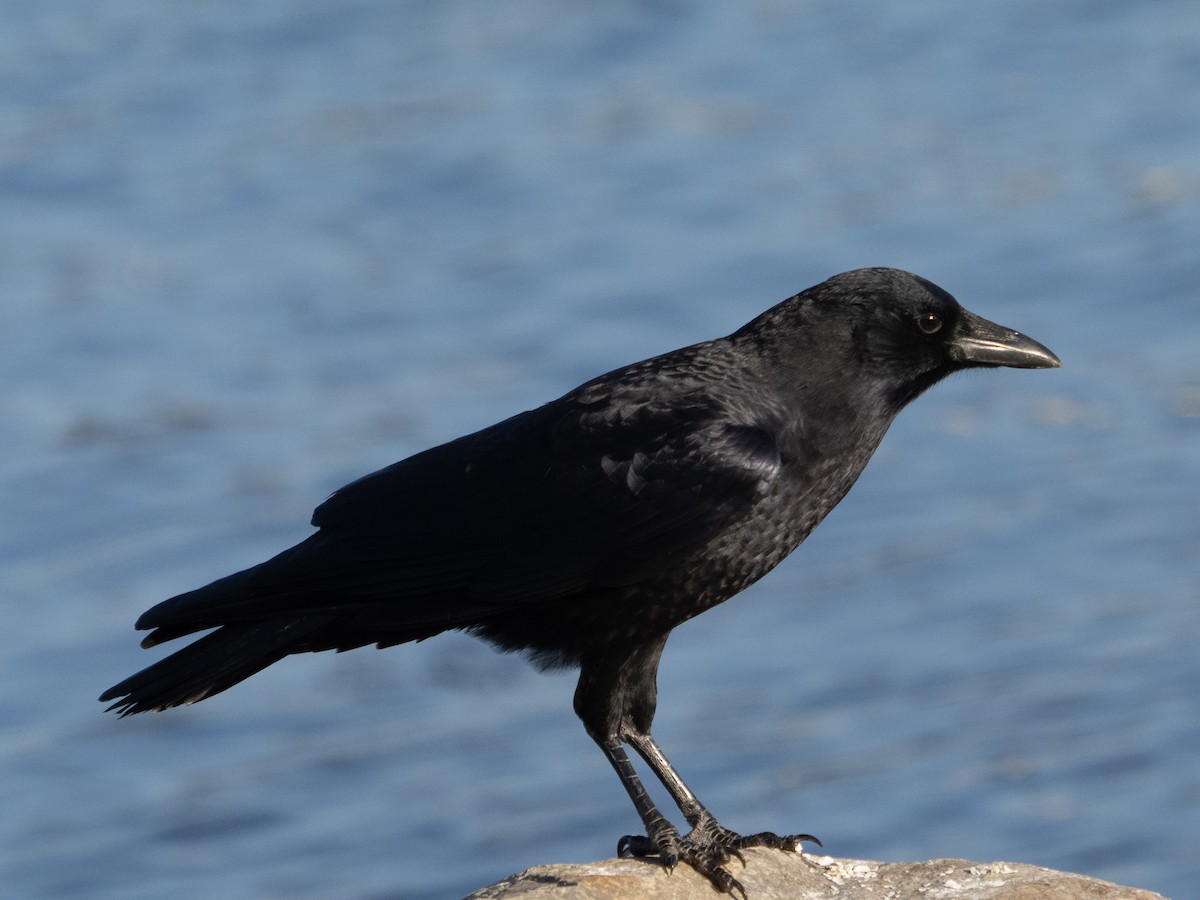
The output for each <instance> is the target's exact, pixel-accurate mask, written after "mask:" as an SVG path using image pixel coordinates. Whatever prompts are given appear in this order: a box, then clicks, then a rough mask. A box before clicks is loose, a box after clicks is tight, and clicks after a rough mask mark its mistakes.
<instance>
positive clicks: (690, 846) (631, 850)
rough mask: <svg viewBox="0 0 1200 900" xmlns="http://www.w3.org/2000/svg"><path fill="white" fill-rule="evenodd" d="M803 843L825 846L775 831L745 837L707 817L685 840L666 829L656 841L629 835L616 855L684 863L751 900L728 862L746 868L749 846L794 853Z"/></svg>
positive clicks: (619, 844)
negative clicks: (652, 857)
mask: <svg viewBox="0 0 1200 900" xmlns="http://www.w3.org/2000/svg"><path fill="white" fill-rule="evenodd" d="M801 843H810V844H816V845H817V846H818V847H821V846H824V845H823V844H822V843H821V842H820V840H818V839H817V838H816V837H814V836H813V835H811V834H789V835H784V836H782V837H781V836H780V835H777V834H775V833H774V832H773V831H762V832H759V833H758V834H748V835H745V836H742V835H740V834H737V833H736V832H733V831H730V830H728V829H727V828H724V827H723V826H721V825H720V823H718V822H717V821H716V820H715V819H713V818H712V817H711V816H706V817H704V818H702V819H701V820H700V821H698V822H697V823H696V825H695V827H693V828H692V830H691V832H690V833H689V834H688V835H687V836H686V837H679V835H678V833H677V832H675V831H674V829H669V830H665V831H664V833H663V834H661V835H660V836H659V837H658V839H657V840H655V839H652V838H650V837H648V836H646V835H641V834H627V835H625V836H624V837H623V838H621V839H620V840H619V841H618V842H617V855H618V856H620V857H631V856H632V857H646V856H657V857H658V858H659V861H660V862H661V863H662V864H663V866H665V867H666V868H667V869H668V870H672V869H674V868H675V865H676V863H679V862H685V863H687V864H688V865H689V866H691V867H692V868H693V869H695V870H696V872H697V873H699V874H700V875H703V876H704V877H705V878H707V879H708V880H709V882H710V883H711V884H712V886H713V888H714V889H716V890H717V891H719V892H721V893H722V894H728V895H730V896H740V897H741V898H742V900H749V898H748V897H747V895H746V889H745V888H744V887H743V886H742V883H741V882H740V881H738V880H737V879H736V878H734V877H733V875H731V874H730V873H729V870H728V869H726V868H725V863H727V862H728V861H729V860H730V859H736V860H737V861H738V862H740V863H741V864H742V867H743V868H745V865H746V859H745V857H744V856H743V855H742V850H744V849H746V848H747V847H769V848H771V849H773V850H790V851H795V850H796V849H797V848H798V847H799V845H800V844H801Z"/></svg>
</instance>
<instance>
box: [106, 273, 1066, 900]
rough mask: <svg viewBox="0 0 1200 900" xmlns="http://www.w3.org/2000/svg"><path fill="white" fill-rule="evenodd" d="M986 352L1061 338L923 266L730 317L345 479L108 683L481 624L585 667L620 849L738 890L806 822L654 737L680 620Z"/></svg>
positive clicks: (161, 704)
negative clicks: (176, 643) (732, 813)
mask: <svg viewBox="0 0 1200 900" xmlns="http://www.w3.org/2000/svg"><path fill="white" fill-rule="evenodd" d="M980 365H986V366H994V365H1009V366H1018V367H1026V368H1040V367H1048V366H1055V365H1058V361H1057V359H1056V358H1055V357H1054V355H1053V354H1051V353H1050V352H1049V351H1048V350H1046V349H1045V348H1044V347H1042V346H1041V345H1039V344H1037V343H1036V342H1034V341H1031V340H1029V339H1028V338H1025V337H1023V336H1021V335H1019V334H1017V333H1016V332H1012V331H1009V330H1007V329H1003V328H1000V327H999V326H996V325H993V324H992V323H990V322H987V321H986V320H983V319H980V318H978V317H977V316H974V315H973V314H971V313H969V312H967V311H966V310H963V309H961V308H960V307H959V306H958V304H957V303H956V302H955V301H954V299H953V298H952V297H951V296H950V295H949V294H947V293H946V292H945V291H943V290H941V289H940V288H938V287H936V286H934V285H932V284H930V283H929V282H927V281H924V280H923V279H920V278H917V277H916V276H913V275H910V274H908V273H905V272H901V271H898V270H895V269H863V270H857V271H854V272H848V273H844V274H842V275H839V276H836V277H834V278H832V279H830V280H829V281H826V282H824V283H823V284H820V285H818V286H816V287H814V288H811V289H809V290H808V291H805V292H803V293H802V294H799V295H797V296H795V297H792V298H790V299H789V300H786V301H784V302H783V303H781V304H779V305H777V306H775V307H773V308H772V309H770V310H768V311H767V312H765V313H763V314H762V315H761V316H759V317H758V318H756V319H755V320H753V321H752V322H750V323H749V324H747V325H746V326H744V327H743V328H741V329H739V330H738V331H736V332H735V333H733V334H732V335H730V336H729V337H726V338H720V339H717V340H713V341H707V342H705V343H701V344H696V345H694V346H691V347H686V348H683V349H681V350H676V351H674V352H672V353H667V354H665V355H663V356H659V357H655V358H653V359H649V360H646V361H643V362H640V363H636V364H634V365H631V366H627V367H624V368H621V369H617V370H615V371H613V372H610V373H608V374H606V375H602V376H600V377H599V378H596V379H594V380H592V381H590V382H587V383H586V384H584V385H582V386H581V387H579V388H576V389H575V390H573V391H571V392H570V393H568V394H566V395H565V396H563V397H561V398H560V399H558V400H555V401H553V402H551V403H548V404H546V405H545V406H542V407H540V408H538V409H534V410H531V411H529V412H525V413H521V414H519V415H517V416H514V417H512V418H510V419H507V420H505V421H503V422H500V423H499V424H497V425H493V426H492V427H490V428H486V429H484V430H482V431H479V432H476V433H475V434H471V435H467V436H466V437H463V438H459V439H458V440H456V441H452V442H450V443H448V444H444V445H442V446H439V447H434V448H433V449H431V450H427V451H425V452H423V453H419V454H417V455H415V456H413V457H410V458H408V459H406V460H403V461H401V462H398V463H396V464H395V465H392V466H389V467H388V468H385V469H382V470H380V471H378V472H375V473H374V474H371V475H368V476H366V477H364V478H362V479H360V480H358V481H356V482H354V483H352V484H350V485H348V486H346V487H344V488H342V489H341V490H339V491H337V492H336V493H335V494H333V496H331V497H330V498H329V499H328V500H326V501H325V503H323V504H322V505H321V506H320V507H318V508H317V510H316V513H315V514H314V516H313V525H315V526H317V528H318V531H317V532H316V533H315V534H313V535H312V536H311V537H309V538H308V539H307V540H305V541H303V542H302V543H300V544H298V545H297V546H295V547H293V548H291V549H289V550H286V551H284V552H283V553H281V554H279V555H278V556H276V557H274V558H273V559H271V560H268V561H267V562H265V563H262V564H261V565H259V566H256V567H254V568H251V569H248V570H246V571H244V572H239V573H237V574H235V575H231V576H229V577H228V578H224V579H221V580H219V581H216V582H213V583H212V584H210V585H208V586H207V587H204V588H200V589H199V590H196V591H192V592H190V593H186V594H181V595H180V596H178V597H174V598H172V599H170V600H167V601H164V602H163V603H160V604H159V605H157V606H155V607H153V608H152V609H150V610H149V611H147V612H146V613H145V614H144V615H143V616H142V617H141V618H140V619H139V620H138V622H137V627H138V628H142V629H153V631H152V632H151V634H150V635H149V636H148V637H147V638H146V639H145V641H144V642H143V645H144V646H147V647H149V646H153V645H155V644H158V643H161V642H163V641H166V640H171V639H174V638H177V637H180V636H183V635H186V634H190V633H193V632H197V631H202V630H206V629H213V628H216V629H217V630H216V631H214V632H212V633H211V634H209V635H207V636H205V637H203V638H201V639H200V640H199V641H197V642H196V643H194V644H192V645H190V646H188V647H185V648H184V649H182V650H180V651H178V652H177V653H175V654H174V655H172V656H169V657H167V658H166V659H163V660H161V661H159V662H158V663H155V664H154V665H152V666H150V667H149V668H147V669H145V670H143V671H142V672H140V673H138V674H136V675H134V676H132V677H130V678H128V679H126V680H125V681H123V682H121V683H120V684H118V685H116V686H114V687H113V688H111V689H110V690H108V691H107V692H105V694H104V695H103V696H102V698H101V699H102V700H116V703H114V704H113V707H111V708H114V709H117V710H119V711H120V712H121V713H122V714H126V715H127V714H130V713H137V712H143V711H147V710H159V709H165V708H168V707H172V706H177V705H179V704H182V703H190V702H195V701H197V700H201V699H204V698H205V697H208V696H211V695H212V694H214V693H217V692H219V691H222V690H225V689H226V688H228V687H230V686H232V685H233V684H236V683H237V682H238V681H241V680H242V679H244V678H246V677H248V676H249V675H251V674H253V673H254V672H256V671H259V670H260V669H262V668H264V667H266V666H268V665H271V664H272V663H274V662H277V661H278V660H279V659H281V658H283V657H284V656H286V655H288V654H291V653H299V652H307V651H317V650H329V649H337V650H345V649H350V648H354V647H360V646H363V645H366V644H378V645H379V646H389V645H393V644H400V643H404V642H407V641H412V640H418V639H422V638H427V637H431V636H433V635H435V634H438V633H440V632H442V631H445V630H448V629H463V630H466V631H469V632H471V633H473V634H476V635H478V636H480V637H483V638H485V639H487V640H489V641H491V642H492V643H494V644H495V645H497V646H498V647H500V648H502V649H505V650H520V651H524V652H526V653H527V654H528V655H530V656H531V657H532V658H533V659H534V660H535V661H537V662H538V663H540V664H545V665H579V666H581V668H582V671H581V675H580V683H579V688H578V691H577V693H576V701H575V706H576V711H577V712H578V713H579V715H580V717H581V718H582V719H583V721H584V724H585V726H586V727H587V729H588V731H589V733H590V734H591V735H592V737H593V738H594V739H596V741H597V743H598V744H599V745H600V746H601V748H602V749H603V750H604V752H605V754H606V756H607V757H608V759H609V760H610V762H611V763H612V764H613V765H614V767H615V768H616V769H617V771H618V774H619V775H620V777H621V779H622V782H623V783H624V784H625V786H626V788H627V790H628V791H629V792H630V795H631V797H632V799H633V800H634V803H635V805H636V806H637V807H638V811H639V814H640V815H641V816H642V819H643V823H644V824H645V826H646V828H647V833H648V836H647V837H645V838H642V837H639V838H633V839H627V840H626V841H624V842H623V848H625V849H628V850H630V851H632V852H644V853H648V852H657V853H658V854H659V855H660V856H661V857H662V858H663V859H664V861H665V862H666V863H667V864H669V865H672V864H674V862H675V861H677V860H678V859H681V858H682V859H684V860H686V861H688V862H690V863H691V864H693V865H695V866H696V867H697V868H699V869H700V870H701V871H703V872H705V873H706V874H707V875H709V877H710V878H711V879H712V880H713V883H714V885H716V886H717V887H718V888H720V889H723V890H732V889H735V888H737V887H738V885H737V883H736V881H734V880H733V879H732V877H731V876H729V874H728V872H726V871H725V869H724V868H723V865H722V864H723V862H724V861H725V860H726V859H727V857H728V856H729V855H730V854H731V853H735V852H736V851H737V849H738V848H739V847H742V846H748V845H749V844H750V843H765V844H768V845H772V846H775V845H783V846H787V845H789V844H791V845H793V846H794V843H795V840H794V839H791V838H784V839H780V838H776V837H775V836H774V835H758V836H754V837H753V838H750V839H744V838H740V837H738V836H737V835H734V834H733V833H732V832H728V831H726V830H725V829H723V828H721V827H720V826H719V825H717V824H716V821H715V819H712V817H711V816H710V815H709V814H708V813H707V811H706V810H704V808H703V807H702V806H700V804H699V803H698V801H696V800H695V797H694V796H692V795H691V793H690V791H688V790H687V788H686V786H684V785H683V782H682V780H680V779H679V778H678V775H676V774H675V772H674V770H673V769H672V768H671V767H670V765H669V763H667V762H666V758H665V756H662V754H661V751H660V750H659V749H658V747H657V745H656V744H654V742H653V740H652V739H651V738H650V723H651V720H652V718H653V713H654V705H655V685H654V681H655V672H656V670H657V665H658V659H659V654H660V653H661V651H662V647H663V644H664V643H665V641H666V636H667V634H668V633H669V632H670V630H671V629H672V628H674V627H675V626H676V625H678V624H680V623H681V622H683V621H685V620H687V619H689V618H691V617H693V616H695V615H697V614H699V613H701V612H703V611H704V610H706V609H708V608H710V607H711V606H713V605H715V604H717V603H720V602H722V601H724V600H727V599H728V598H730V597H732V596H733V595H734V594H736V593H737V592H739V591H740V590H742V589H743V588H745V587H746V586H747V585H749V584H751V583H752V582H754V581H755V580H757V579H758V578H760V577H762V576H763V575H764V574H766V573H767V572H768V571H769V570H770V569H771V568H773V567H774V566H775V565H776V564H778V563H779V561H780V560H782V559H783V558H784V557H785V556H787V555H788V554H789V553H790V552H791V551H792V550H794V549H795V548H796V546H797V545H798V544H799V543H800V542H801V541H802V540H803V539H804V538H805V536H807V535H808V533H809V532H810V531H811V530H812V529H813V528H815V527H816V525H817V524H818V523H819V522H820V521H821V519H822V518H824V516H825V515H826V514H827V513H828V512H829V511H830V510H831V509H832V508H833V507H834V506H835V505H836V504H837V502H838V501H839V500H840V499H841V498H842V497H843V496H844V495H845V493H846V491H847V490H849V488H850V487H851V485H852V484H853V483H854V481H855V479H856V478H857V477H858V475H859V473H860V472H861V471H862V469H863V467H864V466H865V465H866V463H867V461H868V459H869V458H870V456H871V454H872V453H873V452H874V450H875V448H876V446H877V445H878V443H879V441H880V440H881V439H882V437H883V435H884V433H885V432H886V431H887V428H888V426H889V425H890V423H891V422H892V419H893V418H894V417H895V415H896V414H897V413H898V412H899V411H900V409H901V408H903V406H904V405H905V404H906V403H908V402H909V401H910V400H912V399H913V398H914V397H916V396H917V395H918V394H920V393H921V392H922V391H924V390H925V389H926V388H928V387H930V386H931V385H932V384H934V383H935V382H937V381H938V380H940V379H941V378H943V377H944V376H946V375H947V374H949V373H950V372H952V371H955V370H956V369H961V368H966V367H970V366H980ZM622 743H628V744H629V745H631V746H634V748H635V749H636V750H637V751H638V752H639V754H640V755H641V756H642V757H643V758H644V759H645V760H646V762H647V763H648V764H649V765H650V767H651V768H652V769H653V770H654V771H655V773H656V775H657V776H658V777H659V778H660V779H662V780H663V782H664V784H665V785H666V786H667V788H668V790H669V791H670V792H671V793H672V796H673V797H674V799H675V800H676V802H677V803H679V805H680V807H681V809H682V810H683V812H684V814H685V816H686V818H687V819H688V821H689V823H690V824H691V825H692V826H693V831H692V833H691V834H690V835H688V836H686V837H680V836H679V834H678V832H676V831H675V830H674V828H673V827H671V826H670V825H669V824H668V823H666V821H665V819H663V818H662V816H661V815H660V814H659V813H658V811H657V809H655V808H654V806H653V804H651V803H650V802H649V799H648V798H647V797H644V792H641V794H642V795H639V792H640V791H641V785H640V782H639V781H638V780H637V776H636V774H633V772H632V767H631V766H630V765H629V761H628V759H627V758H626V757H625V754H624V750H623V748H622V746H621V745H622ZM773 842H774V843H773Z"/></svg>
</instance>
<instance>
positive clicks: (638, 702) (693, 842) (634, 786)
mask: <svg viewBox="0 0 1200 900" xmlns="http://www.w3.org/2000/svg"><path fill="white" fill-rule="evenodd" d="M665 642H666V635H661V636H660V637H659V638H658V639H657V640H655V641H650V642H646V643H643V644H638V645H634V646H631V647H627V648H625V654H624V655H623V656H621V657H617V656H615V655H613V654H611V653H610V654H607V655H601V656H599V657H585V658H584V660H583V664H582V665H581V667H580V668H581V671H580V675H579V685H578V687H577V688H576V690H575V711H576V712H577V713H578V714H579V717H580V719H582V720H583V724H584V726H585V727H586V728H587V731H588V734H590V735H591V736H592V739H593V740H595V741H596V743H597V744H598V745H599V747H600V749H601V750H602V751H603V752H604V756H605V757H606V758H607V759H608V761H609V763H611V764H612V767H613V768H614V769H615V770H616V772H617V777H618V778H620V779H621V784H623V785H624V786H625V790H626V792H628V794H629V799H631V800H632V801H633V805H634V808H635V809H636V810H637V813H638V816H639V817H640V818H641V820H642V825H643V826H644V827H645V829H646V834H645V835H626V836H625V837H623V838H621V840H620V841H619V842H618V843H617V854H618V855H619V856H657V857H658V859H659V861H660V862H661V863H662V864H663V865H664V866H666V867H667V868H668V869H673V868H674V867H675V866H676V865H677V864H678V863H679V862H681V861H682V862H685V863H687V864H688V865H690V866H691V867H692V868H694V869H695V870H696V871H697V872H699V873H700V874H701V875H703V876H705V877H706V878H707V879H708V880H709V881H710V882H711V883H712V885H713V887H715V888H716V889H717V890H719V891H721V892H722V893H726V894H733V893H740V894H741V895H742V896H743V897H744V896H745V893H746V892H745V890H744V889H743V888H742V885H741V884H740V883H739V882H738V880H737V879H736V878H734V877H733V876H732V875H731V874H729V872H728V870H726V868H725V863H726V862H728V861H729V858H730V857H736V858H737V859H739V860H741V858H742V856H741V851H742V850H744V849H745V848H747V847H773V848H776V849H781V850H795V849H796V847H797V845H798V844H799V843H800V841H812V842H814V843H817V844H820V841H818V840H817V839H816V838H814V837H813V836H812V835H808V834H797V835H788V836H785V837H780V836H779V835H777V834H772V833H771V832H763V833H761V834H752V835H747V836H744V837H743V836H742V835H740V834H737V833H736V832H733V831H730V830H728V829H727V828H724V827H722V826H721V824H720V823H719V822H718V821H717V820H716V818H714V817H713V815H712V813H710V812H709V811H708V810H707V809H705V808H704V806H703V804H701V803H700V801H699V800H697V799H696V795H695V794H693V793H692V791H691V789H690V788H689V787H688V786H687V785H686V784H684V781H683V779H682V778H680V777H679V773H678V772H676V771H675V769H674V767H673V766H672V765H671V763H670V762H669V761H668V760H667V757H666V755H665V754H664V753H663V752H662V749H661V748H660V747H659V746H658V744H657V743H655V741H654V739H653V738H652V737H651V736H650V726H651V723H652V721H653V719H654V707H655V701H656V697H657V685H656V678H655V675H656V671H657V668H658V660H659V656H660V654H661V653H662V648H663V644H664V643H665ZM625 744H629V746H631V747H633V749H634V750H636V751H637V753H638V755H639V756H641V758H642V759H644V760H645V761H646V764H647V765H648V766H649V767H650V769H651V770H652V771H653V772H654V774H655V775H656V776H657V778H658V780H659V781H660V782H662V785H663V787H664V788H666V790H667V793H669V794H670V795H671V799H672V800H674V801H675V804H676V805H677V806H678V807H679V810H680V812H682V813H683V815H684V818H686V819H687V822H688V825H690V826H691V831H689V832H688V833H687V834H686V835H682V836H681V835H680V833H679V831H678V830H677V829H676V828H675V826H674V825H672V824H671V823H670V822H669V821H668V820H667V818H666V816H664V815H663V814H662V813H661V812H659V810H658V807H656V806H655V805H654V801H653V800H652V799H651V797H650V794H649V793H648V792H647V791H646V787H645V785H643V784H642V781H641V779H640V778H639V777H638V774H637V772H636V771H635V770H634V768H633V764H632V763H631V762H630V760H629V756H628V755H627V754H626V752H625V746H624V745H625Z"/></svg>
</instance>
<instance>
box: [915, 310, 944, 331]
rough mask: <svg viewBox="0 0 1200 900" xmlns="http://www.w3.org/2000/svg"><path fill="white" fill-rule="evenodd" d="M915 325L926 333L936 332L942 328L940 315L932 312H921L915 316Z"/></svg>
mask: <svg viewBox="0 0 1200 900" xmlns="http://www.w3.org/2000/svg"><path fill="white" fill-rule="evenodd" d="M917 327H918V328H920V329H921V330H922V331H923V332H925V333H926V334H937V333H938V332H939V331H941V330H942V317H941V316H938V315H934V314H933V313H922V314H921V315H919V316H917Z"/></svg>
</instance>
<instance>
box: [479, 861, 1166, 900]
mask: <svg viewBox="0 0 1200 900" xmlns="http://www.w3.org/2000/svg"><path fill="white" fill-rule="evenodd" d="M744 855H745V857H746V866H745V868H740V867H739V866H738V864H737V862H736V861H734V862H732V863H731V864H730V871H731V872H732V873H733V875H734V877H735V878H737V879H738V880H739V881H741V883H742V885H743V886H744V887H745V889H746V894H747V895H748V897H749V898H750V900H783V898H787V900H826V898H834V897H836V898H837V900H1163V898H1162V897H1161V896H1160V895H1159V894H1154V893H1151V892H1150V891H1143V890H1138V889H1137V888H1129V887H1121V886H1120V885H1116V884H1110V883H1109V882H1107V881H1099V880H1097V879H1095V878H1088V877H1087V876H1085V875H1074V874H1071V873H1069V872H1056V871H1054V870H1053V869H1042V868H1038V867H1037V866H1029V865H1025V864H1023V863H1003V862H995V863H975V862H968V861H967V860H963V859H934V860H930V861H929V862H913V863H880V862H870V861H867V860H861V859H834V858H832V857H829V856H808V855H801V854H799V853H784V852H782V851H778V850H763V849H753V850H747V851H745V854H744ZM719 896H720V895H719V894H717V893H716V891H714V890H713V888H712V886H711V885H710V884H709V883H708V881H707V880H706V879H704V878H701V877H700V876H699V875H697V874H696V873H695V872H694V871H693V870H692V869H690V868H688V867H687V866H686V865H680V866H678V867H676V869H675V871H673V872H668V871H667V870H665V869H664V868H662V867H661V866H659V865H658V864H657V863H656V862H654V861H653V860H640V859H607V860H603V861H601V862H594V863H583V864H564V865H550V866H535V867H534V868H532V869H526V870H525V871H524V872H521V873H519V874H517V875H513V876H512V877H510V878H506V879H504V880H503V881H501V882H499V883H497V884H494V885H492V886H491V887H486V888H483V889H482V890H480V891H476V892H475V893H474V894H471V896H470V897H468V898H467V900H516V898H522V900H549V898H556V900H558V898H571V900H615V898H634V897H636V898H638V900H697V898H699V900H708V898H713V900H716V898H718V897H719Z"/></svg>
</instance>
